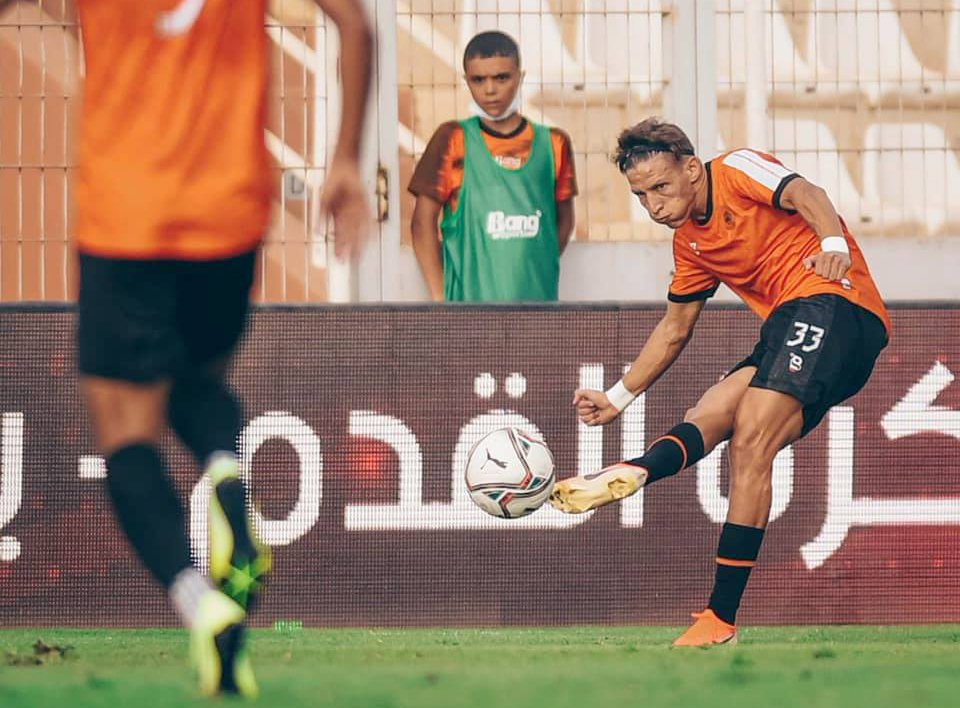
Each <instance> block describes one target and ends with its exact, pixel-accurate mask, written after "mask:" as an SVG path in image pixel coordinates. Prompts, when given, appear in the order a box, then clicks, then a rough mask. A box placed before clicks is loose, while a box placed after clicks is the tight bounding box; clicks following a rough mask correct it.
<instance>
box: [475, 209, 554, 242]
mask: <svg viewBox="0 0 960 708" xmlns="http://www.w3.org/2000/svg"><path fill="white" fill-rule="evenodd" d="M541 215H542V212H541V211H540V210H539V209H537V211H536V212H534V213H533V214H505V213H503V212H502V211H491V212H488V213H487V236H489V237H490V238H492V239H493V240H494V241H502V240H505V239H513V238H536V237H537V235H538V234H539V233H540V216H541Z"/></svg>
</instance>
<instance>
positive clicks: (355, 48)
mask: <svg viewBox="0 0 960 708" xmlns="http://www.w3.org/2000/svg"><path fill="white" fill-rule="evenodd" d="M315 2H316V3H317V5H319V7H320V9H321V10H323V12H324V13H325V14H326V15H327V16H328V17H329V18H330V19H331V20H333V23H334V24H335V25H336V26H337V31H338V32H339V33H340V84H341V86H342V97H341V105H340V132H339V134H338V135H337V147H336V150H335V151H334V155H333V161H332V162H331V164H330V167H329V169H328V171H327V175H326V178H325V179H324V185H323V194H322V195H321V197H320V208H321V210H322V211H323V212H324V213H327V214H330V215H331V216H332V217H333V222H334V230H335V235H336V246H335V252H336V254H337V256H338V257H341V258H342V257H345V256H350V255H356V254H357V253H359V251H360V249H361V248H362V247H363V243H364V241H365V240H366V237H367V233H368V231H369V229H370V210H369V206H368V204H367V198H368V194H367V189H366V187H365V185H364V183H363V179H362V177H361V174H360V140H361V138H362V136H363V128H364V125H365V122H366V115H367V97H368V95H369V92H370V67H371V64H372V55H373V31H372V30H371V28H370V23H369V22H368V20H367V14H366V12H365V10H364V9H363V7H362V5H361V3H360V2H359V0H315Z"/></svg>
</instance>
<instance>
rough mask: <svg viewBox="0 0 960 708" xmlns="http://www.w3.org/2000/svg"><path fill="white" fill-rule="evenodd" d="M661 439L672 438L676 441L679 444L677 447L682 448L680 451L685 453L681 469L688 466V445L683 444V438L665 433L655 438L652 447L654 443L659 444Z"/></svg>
mask: <svg viewBox="0 0 960 708" xmlns="http://www.w3.org/2000/svg"><path fill="white" fill-rule="evenodd" d="M661 440H672V441H673V442H675V443H676V444H677V447H679V448H680V452H682V453H683V464H682V465H680V469H681V470H682V469H686V467H687V446H686V445H684V444H683V440H681V439H680V438H678V437H677V436H676V435H663V436H661V437H659V438H657V439H656V440H654V441H653V444H652V445H650V447H653V446H654V445H656V444H657V443H658V442H660V441H661Z"/></svg>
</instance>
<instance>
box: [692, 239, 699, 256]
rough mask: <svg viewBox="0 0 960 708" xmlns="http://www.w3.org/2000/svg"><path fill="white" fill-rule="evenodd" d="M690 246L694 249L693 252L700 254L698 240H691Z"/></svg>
mask: <svg viewBox="0 0 960 708" xmlns="http://www.w3.org/2000/svg"><path fill="white" fill-rule="evenodd" d="M690 248H691V249H692V250H693V252H694V253H696V254H697V255H698V256H699V255H700V251H698V250H697V242H696V241H691V242H690Z"/></svg>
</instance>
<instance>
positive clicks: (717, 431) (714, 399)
mask: <svg viewBox="0 0 960 708" xmlns="http://www.w3.org/2000/svg"><path fill="white" fill-rule="evenodd" d="M755 373H756V368H755V367H752V366H747V367H744V368H742V369H738V370H737V371H735V372H733V373H732V374H730V375H729V376H727V377H725V378H724V379H723V380H721V381H720V382H719V383H717V384H714V385H713V386H712V387H710V388H709V389H708V390H707V392H706V393H704V394H703V396H702V397H701V398H700V400H699V401H698V402H697V405H696V406H694V407H693V408H691V409H690V410H688V411H687V413H686V415H685V416H684V419H683V422H682V423H680V424H678V425H676V426H674V427H673V428H671V429H670V430H669V431H668V432H667V433H666V434H665V435H663V436H661V437H659V438H657V439H656V440H654V441H653V443H652V444H651V445H650V447H649V448H648V449H647V451H646V452H645V453H644V454H643V455H642V456H641V457H637V458H634V459H632V460H626V461H624V462H618V463H616V464H614V465H610V466H609V467H605V468H603V469H602V470H600V471H599V472H594V473H591V474H586V475H583V476H578V477H570V478H568V479H564V480H561V481H559V482H557V483H556V485H554V488H553V493H552V494H551V495H550V504H551V505H552V506H553V507H554V508H555V509H559V510H560V511H563V512H566V513H569V514H579V513H582V512H585V511H589V510H590V509H595V508H597V507H598V506H603V505H604V504H609V503H610V502H612V501H616V500H618V499H623V498H624V497H627V496H630V495H631V494H633V493H635V492H636V491H637V490H638V489H640V487H642V486H644V485H647V484H652V483H653V482H656V481H658V480H661V479H664V478H665V477H670V476H672V475H675V474H676V473H677V472H679V471H680V470H682V469H685V468H686V467H689V466H690V465H694V464H696V463H697V462H698V461H699V460H701V459H702V458H703V457H704V455H707V454H708V453H709V452H710V451H711V450H713V448H714V447H716V446H717V445H718V444H719V443H721V442H722V441H724V440H726V439H727V438H728V437H730V434H731V432H732V431H733V423H734V416H735V415H736V410H737V406H738V405H739V403H740V399H741V398H742V397H743V395H744V393H745V392H746V391H747V388H748V386H749V384H750V380H751V379H752V378H753V375H754V374H755Z"/></svg>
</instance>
